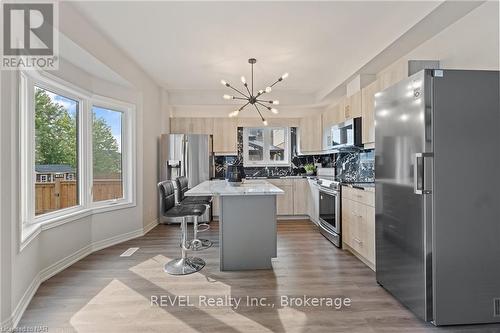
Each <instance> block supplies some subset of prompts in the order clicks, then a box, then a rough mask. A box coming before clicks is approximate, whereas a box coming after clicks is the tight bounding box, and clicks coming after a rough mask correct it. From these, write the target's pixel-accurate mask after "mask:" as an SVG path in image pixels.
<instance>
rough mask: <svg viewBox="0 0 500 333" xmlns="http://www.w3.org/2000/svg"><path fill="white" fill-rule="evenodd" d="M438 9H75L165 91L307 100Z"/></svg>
mask: <svg viewBox="0 0 500 333" xmlns="http://www.w3.org/2000/svg"><path fill="white" fill-rule="evenodd" d="M440 3H441V1H418V2H410V1H398V2H396V1H392V2H381V1H360V2H354V1H351V2H348V1H335V2H312V1H307V2H166V1H162V2H159V1H152V2H146V1H140V2H134V1H120V2H119V3H117V2H112V1H111V2H94V1H89V2H77V3H75V6H76V7H77V9H78V10H79V11H80V12H81V13H83V15H84V16H86V17H87V19H88V20H89V21H90V22H91V23H93V24H94V25H95V26H96V27H97V28H98V29H100V30H101V31H102V32H103V33H104V34H105V35H107V36H108V37H109V38H110V39H111V40H112V41H113V42H114V43H115V44H116V45H117V46H118V47H119V48H121V49H122V50H123V51H124V52H125V53H126V54H128V55H129V56H130V57H131V58H132V59H133V60H134V61H135V62H136V63H138V64H139V65H140V66H142V67H143V69H144V70H145V71H146V72H147V73H148V74H149V75H150V76H151V77H152V78H153V79H155V80H156V81H157V82H158V84H160V85H161V86H163V87H164V88H165V89H167V90H169V91H172V92H173V91H207V92H208V91H213V92H217V94H218V93H219V90H220V89H222V88H223V87H222V86H221V85H220V83H219V81H220V80H221V79H225V80H227V81H229V82H235V83H237V84H239V82H238V81H239V77H240V75H242V74H244V75H246V76H247V78H248V76H249V75H250V74H249V71H250V66H249V65H248V63H247V59H248V58H249V57H255V58H257V60H258V62H257V64H256V67H255V79H256V86H257V87H264V86H265V85H267V84H269V83H270V82H273V81H274V80H275V79H276V78H277V77H279V76H280V75H281V74H283V73H284V72H289V73H290V77H289V78H288V79H287V80H286V81H285V82H283V84H281V85H280V86H279V87H276V90H277V91H278V92H279V91H283V92H285V90H286V93H292V92H294V93H295V92H296V93H298V94H311V95H314V96H316V95H317V94H318V93H319V92H321V91H323V92H324V90H325V88H326V87H331V88H332V89H333V88H335V87H336V86H338V85H339V84H341V83H343V82H344V81H345V80H346V79H347V78H348V77H349V76H350V75H351V74H353V73H354V72H356V71H357V70H358V69H359V68H361V67H362V66H363V65H364V64H365V63H367V62H368V61H370V60H371V59H372V58H374V57H375V56H376V55H377V54H379V53H380V52H381V51H383V50H384V49H385V48H386V47H387V46H388V45H389V44H391V43H392V42H393V41H394V40H396V39H397V38H398V37H400V36H401V35H402V34H404V33H405V32H406V31H407V30H409V29H410V28H411V27H412V26H414V25H415V24H416V23H417V22H418V21H420V20H421V19H422V18H424V17H425V16H426V15H427V14H429V13H430V12H431V11H433V10H434V9H435V8H436V7H437V6H438V5H439V4H440Z"/></svg>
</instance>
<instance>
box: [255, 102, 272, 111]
mask: <svg viewBox="0 0 500 333" xmlns="http://www.w3.org/2000/svg"><path fill="white" fill-rule="evenodd" d="M256 103H257V104H259V105H260V106H262V107H265V108H266V109H268V110H270V109H271V107H270V106H267V105H264V104H262V103H261V102H259V101H257V102H256Z"/></svg>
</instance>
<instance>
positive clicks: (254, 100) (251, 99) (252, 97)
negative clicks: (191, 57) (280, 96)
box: [220, 58, 288, 126]
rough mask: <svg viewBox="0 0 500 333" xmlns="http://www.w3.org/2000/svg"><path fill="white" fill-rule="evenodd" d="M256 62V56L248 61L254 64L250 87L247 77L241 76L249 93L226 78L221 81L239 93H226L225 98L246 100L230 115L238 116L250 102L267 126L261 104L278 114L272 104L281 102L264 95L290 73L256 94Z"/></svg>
mask: <svg viewBox="0 0 500 333" xmlns="http://www.w3.org/2000/svg"><path fill="white" fill-rule="evenodd" d="M256 62H257V59H255V58H250V59H248V63H249V64H250V65H251V66H252V83H251V85H250V88H249V87H248V83H247V80H246V79H245V77H244V76H242V77H241V83H243V86H245V89H246V91H247V93H248V94H246V93H244V92H242V91H240V90H238V89H236V88H235V87H233V86H232V85H230V84H229V83H228V82H226V81H224V80H221V81H220V83H222V85H224V86H226V87H228V88H231V89H233V90H234V91H236V92H237V93H238V95H237V96H233V95H224V96H223V98H224V99H227V100H230V99H237V100H242V101H246V103H245V104H243V105H242V106H241V107H240V108H238V109H236V110H235V111H233V112H231V113H229V117H236V116H238V115H239V114H240V111H242V110H243V109H244V108H245V107H246V106H248V105H249V104H250V105H253V106H254V107H255V110H257V112H258V113H259V116H260V119H262V123H263V124H264V125H265V126H267V120H266V119H265V118H264V116H262V113H261V112H260V109H259V106H260V107H262V108H266V109H268V110H269V111H271V112H272V113H274V114H277V113H278V110H277V109H276V108H274V107H273V106H271V105H278V104H279V103H280V102H279V101H278V100H266V99H263V97H262V95H264V94H268V93H270V92H271V91H272V90H273V87H274V86H275V85H276V84H277V83H278V82H281V81H283V80H284V79H286V78H287V77H288V73H285V74H283V75H282V76H281V77H280V78H279V79H277V80H276V82H274V83H273V84H271V85H270V86H267V87H266V89H264V90H259V91H258V92H257V93H256V94H254V90H253V65H254V64H255V63H256Z"/></svg>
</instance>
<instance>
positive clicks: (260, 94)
mask: <svg viewBox="0 0 500 333" xmlns="http://www.w3.org/2000/svg"><path fill="white" fill-rule="evenodd" d="M281 81H282V80H279V79H278V80H276V82H274V83H273V84H271V85H270V86H269V87H271V88H272V87H274V86H275V85H276V84H277V83H278V82H281ZM265 93H266V91H265V90H264V91H262V93H260V92H259V93H257V95H256V96H255V97H259V96H262V95H264V94H265Z"/></svg>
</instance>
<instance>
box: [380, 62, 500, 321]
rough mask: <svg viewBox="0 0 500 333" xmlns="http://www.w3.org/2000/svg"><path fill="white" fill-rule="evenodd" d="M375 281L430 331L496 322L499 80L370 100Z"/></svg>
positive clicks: (424, 81)
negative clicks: (432, 326) (427, 324)
mask: <svg viewBox="0 0 500 333" xmlns="http://www.w3.org/2000/svg"><path fill="white" fill-rule="evenodd" d="M375 120H376V123H375V128H376V129H375V142H376V148H375V174H376V177H375V178H376V180H375V183H376V276H377V281H378V283H379V284H380V285H381V286H383V287H384V288H385V289H386V290H387V291H389V292H390V293H391V294H392V295H393V296H394V297H396V298H397V299H398V300H399V301H400V302H401V303H403V304H404V305H405V306H406V307H408V308H409V309H410V310H412V311H413V312H414V313H415V314H416V315H418V316H419V317H421V318H423V319H424V320H426V321H430V322H432V323H433V324H435V325H453V324H472V323H493V322H500V148H499V147H500V105H499V72H497V71H466V70H424V71H421V72H418V73H416V74H414V75H413V76H411V77H409V78H408V79H406V80H403V81H401V82H399V83H398V84H396V85H394V86H391V87H389V88H387V89H386V90H384V91H382V92H379V93H377V94H376V95H375Z"/></svg>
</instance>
